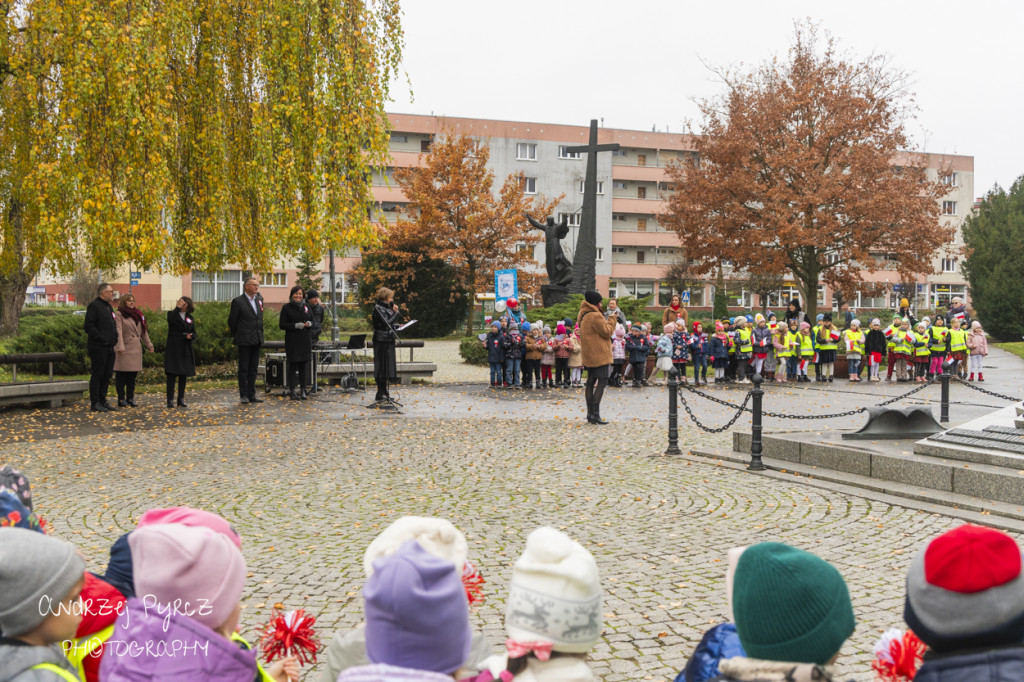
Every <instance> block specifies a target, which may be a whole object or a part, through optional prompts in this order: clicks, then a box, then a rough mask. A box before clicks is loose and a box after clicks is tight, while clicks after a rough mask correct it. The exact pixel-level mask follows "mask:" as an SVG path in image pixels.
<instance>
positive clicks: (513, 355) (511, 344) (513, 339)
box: [503, 331, 526, 360]
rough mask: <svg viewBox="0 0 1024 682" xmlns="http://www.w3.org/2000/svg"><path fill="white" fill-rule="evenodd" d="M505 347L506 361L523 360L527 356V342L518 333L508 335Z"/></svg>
mask: <svg viewBox="0 0 1024 682" xmlns="http://www.w3.org/2000/svg"><path fill="white" fill-rule="evenodd" d="M503 345H504V348H505V359H506V360H522V359H523V356H524V355H526V342H525V341H524V340H523V336H522V334H520V333H519V332H518V331H515V332H508V333H506V334H505V341H504V343H503Z"/></svg>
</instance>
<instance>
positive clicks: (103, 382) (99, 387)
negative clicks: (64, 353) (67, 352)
mask: <svg viewBox="0 0 1024 682" xmlns="http://www.w3.org/2000/svg"><path fill="white" fill-rule="evenodd" d="M114 357H115V353H114V349H113V348H100V347H97V346H89V362H90V365H91V367H90V370H91V371H90V374H89V402H90V403H92V404H93V405H95V404H96V403H105V402H107V391H108V390H110V378H111V377H112V376H114Z"/></svg>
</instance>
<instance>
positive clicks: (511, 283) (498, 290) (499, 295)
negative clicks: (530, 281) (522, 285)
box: [494, 270, 519, 302]
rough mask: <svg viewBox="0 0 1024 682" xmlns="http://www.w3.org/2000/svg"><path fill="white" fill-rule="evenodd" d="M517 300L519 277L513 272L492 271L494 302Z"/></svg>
mask: <svg viewBox="0 0 1024 682" xmlns="http://www.w3.org/2000/svg"><path fill="white" fill-rule="evenodd" d="M508 298H519V277H518V275H517V273H516V271H515V270H495V271H494V300H495V302H497V301H504V300H505V299H508Z"/></svg>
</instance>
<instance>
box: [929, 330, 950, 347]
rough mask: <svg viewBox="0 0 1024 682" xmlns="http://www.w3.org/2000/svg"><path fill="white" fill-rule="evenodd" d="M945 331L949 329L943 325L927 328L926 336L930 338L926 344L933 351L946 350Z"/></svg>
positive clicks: (947, 331)
mask: <svg viewBox="0 0 1024 682" xmlns="http://www.w3.org/2000/svg"><path fill="white" fill-rule="evenodd" d="M936 330H938V334H936V333H935V332H936ZM947 333H949V330H948V329H946V328H945V327H930V328H929V329H928V337H929V338H930V339H931V342H930V343H929V344H928V347H929V348H931V349H932V350H933V351H944V350H946V334H947Z"/></svg>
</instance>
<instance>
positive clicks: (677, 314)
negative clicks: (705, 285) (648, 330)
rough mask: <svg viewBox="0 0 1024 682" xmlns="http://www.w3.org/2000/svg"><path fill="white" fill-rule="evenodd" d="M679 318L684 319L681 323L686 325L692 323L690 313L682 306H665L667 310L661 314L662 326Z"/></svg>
mask: <svg viewBox="0 0 1024 682" xmlns="http://www.w3.org/2000/svg"><path fill="white" fill-rule="evenodd" d="M678 320H682V323H681V324H682V325H683V326H684V327H686V326H687V325H689V324H690V313H689V312H687V310H686V308H683V307H682V306H680V307H679V308H673V307H672V306H669V307H667V308H665V311H664V312H663V313H662V314H661V328H662V329H664V328H665V325H666V324H668V323H669V322H673V323H675V322H676V321H678Z"/></svg>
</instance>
